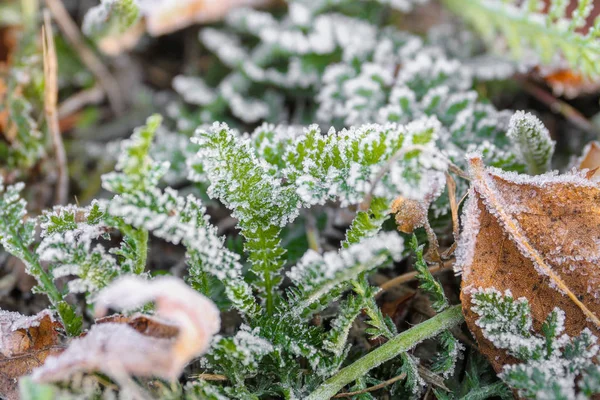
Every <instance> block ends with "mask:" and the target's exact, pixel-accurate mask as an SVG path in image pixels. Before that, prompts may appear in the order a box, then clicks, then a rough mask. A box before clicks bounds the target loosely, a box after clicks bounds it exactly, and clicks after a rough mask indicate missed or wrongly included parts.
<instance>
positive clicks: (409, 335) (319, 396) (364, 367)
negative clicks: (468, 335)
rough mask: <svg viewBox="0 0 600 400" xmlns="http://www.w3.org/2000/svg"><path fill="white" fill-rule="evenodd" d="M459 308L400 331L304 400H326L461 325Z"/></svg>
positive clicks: (456, 307) (452, 308)
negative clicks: (377, 368)
mask: <svg viewBox="0 0 600 400" xmlns="http://www.w3.org/2000/svg"><path fill="white" fill-rule="evenodd" d="M463 320H464V317H463V315H462V310H461V306H460V305H456V306H452V307H450V308H449V309H447V310H446V311H443V312H441V313H439V314H438V315H436V316H435V317H433V318H431V319H429V320H427V321H425V322H423V323H421V324H419V325H416V326H414V327H412V328H411V329H409V330H407V331H405V332H402V333H401V334H399V335H397V336H396V337H394V338H393V339H391V340H390V341H388V342H387V343H385V344H383V345H381V346H380V347H378V348H377V349H375V350H373V351H372V352H370V353H368V354H367V355H365V356H364V357H362V358H360V359H358V360H357V361H355V362H354V363H352V364H350V365H349V366H347V367H346V368H344V369H342V370H340V371H339V372H338V373H337V374H335V375H334V376H332V377H331V378H329V379H328V380H326V381H325V382H324V383H323V384H322V385H321V386H319V387H318V388H317V389H316V390H315V391H314V392H312V393H311V394H310V395H309V396H308V397H307V398H306V400H328V399H330V398H331V397H333V396H335V394H336V393H337V392H339V391H340V389H342V388H343V387H344V386H346V385H347V384H349V383H351V382H353V381H355V380H356V379H358V378H360V377H361V376H364V375H365V374H366V373H367V372H369V371H370V370H371V369H373V368H375V367H377V366H379V365H381V364H383V363H384V362H386V361H388V360H391V359H392V358H394V357H396V356H397V355H398V354H400V353H403V352H405V351H408V350H410V349H411V348H413V347H415V346H416V345H417V344H419V343H421V342H422V341H423V340H425V339H429V338H431V337H433V336H436V335H437V334H439V333H441V332H442V331H444V330H445V329H449V328H451V327H453V326H455V325H458V324H460V323H461V322H463Z"/></svg>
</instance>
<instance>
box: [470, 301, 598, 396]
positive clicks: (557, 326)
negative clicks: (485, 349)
mask: <svg viewBox="0 0 600 400" xmlns="http://www.w3.org/2000/svg"><path fill="white" fill-rule="evenodd" d="M472 310H473V311H474V312H475V313H477V314H478V315H479V319H478V320H477V324H478V325H479V326H480V327H481V328H482V331H483V334H484V336H485V338H486V339H488V340H489V341H491V342H492V343H493V344H494V346H496V347H498V348H501V349H506V351H507V352H508V353H509V354H510V355H512V356H514V357H516V358H517V359H518V360H520V361H521V363H518V364H514V365H506V366H504V370H503V371H502V373H501V374H500V377H501V378H502V379H503V380H504V381H505V382H506V383H507V384H508V385H509V386H510V387H512V388H514V389H515V390H517V391H518V392H519V395H520V396H523V397H524V398H532V399H534V398H538V399H539V398H547V399H570V398H576V396H577V395H576V393H579V396H580V397H581V398H590V397H591V396H592V395H593V394H595V393H597V390H598V380H597V377H598V372H599V367H598V365H597V357H598V351H599V349H600V347H598V344H597V342H598V339H597V338H596V336H594V335H593V334H592V332H591V331H590V330H589V329H587V328H586V329H584V330H583V331H582V332H581V333H580V334H579V335H578V336H575V337H569V336H568V335H567V334H565V333H564V330H565V314H564V312H563V311H562V310H560V309H558V308H555V309H554V310H553V311H552V312H551V313H550V314H549V315H548V317H547V318H546V321H545V322H544V324H543V325H542V327H541V332H540V333H536V332H533V330H532V326H531V322H532V321H531V315H530V309H529V303H528V301H527V299H524V298H521V299H514V298H513V297H512V295H511V293H510V292H506V293H504V294H502V293H500V292H498V291H497V290H494V289H480V290H476V291H474V293H473V306H472Z"/></svg>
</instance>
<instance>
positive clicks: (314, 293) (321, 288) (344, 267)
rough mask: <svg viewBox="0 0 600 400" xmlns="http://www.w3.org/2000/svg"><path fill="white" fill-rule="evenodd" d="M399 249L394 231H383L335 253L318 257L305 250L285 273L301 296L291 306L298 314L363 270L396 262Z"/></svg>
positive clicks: (401, 245) (399, 239)
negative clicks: (302, 255) (297, 261)
mask: <svg viewBox="0 0 600 400" xmlns="http://www.w3.org/2000/svg"><path fill="white" fill-rule="evenodd" d="M403 249H404V245H403V242H402V239H401V238H400V237H399V236H398V235H397V234H396V233H394V232H386V233H381V234H379V235H378V236H374V237H372V238H369V239H365V240H363V241H362V242H360V243H357V244H353V245H351V246H349V247H348V248H345V249H342V250H340V252H339V253H338V252H327V253H325V254H323V255H321V254H318V253H317V252H315V251H313V250H309V251H308V252H307V253H306V254H305V255H304V257H302V259H301V260H300V262H299V263H298V265H296V266H294V267H293V268H292V269H291V270H290V272H288V276H289V277H290V279H291V280H292V282H293V283H294V284H295V285H296V286H297V287H298V289H299V291H300V293H301V295H300V296H298V298H297V302H296V304H295V305H294V308H295V309H296V310H295V311H296V312H298V313H302V312H303V310H304V309H305V308H307V307H310V306H311V304H313V303H315V302H316V301H318V300H319V298H320V297H322V296H324V295H326V294H327V293H329V292H330V291H331V290H333V289H335V288H337V287H338V286H339V285H343V284H346V285H348V283H349V281H351V280H353V279H357V278H358V277H359V276H360V275H361V274H362V273H364V272H366V271H370V270H372V269H374V268H377V267H380V266H383V265H385V264H386V263H388V262H390V261H391V260H399V259H400V257H401V255H402V250H403Z"/></svg>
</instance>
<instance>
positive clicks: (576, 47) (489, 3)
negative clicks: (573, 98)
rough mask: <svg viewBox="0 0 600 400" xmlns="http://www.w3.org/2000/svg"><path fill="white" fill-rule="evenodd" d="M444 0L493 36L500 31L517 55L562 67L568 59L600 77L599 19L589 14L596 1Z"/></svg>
mask: <svg viewBox="0 0 600 400" xmlns="http://www.w3.org/2000/svg"><path fill="white" fill-rule="evenodd" d="M444 3H445V4H446V5H447V6H448V7H449V8H450V9H451V10H452V11H454V12H455V13H456V14H458V15H460V16H462V17H463V18H465V19H466V20H467V21H469V22H470V23H471V24H472V25H473V26H474V27H475V28H476V29H477V30H478V31H479V32H481V34H482V36H483V37H484V38H485V39H486V40H488V41H489V42H493V41H496V40H498V37H501V38H502V40H503V41H505V43H506V45H507V47H508V48H509V49H510V51H511V53H512V55H513V56H514V57H515V58H517V59H523V58H524V57H525V56H527V57H528V58H529V59H534V60H535V61H540V62H541V64H542V65H544V66H547V67H552V68H559V69H560V68H561V67H563V68H564V67H565V64H566V65H567V66H568V67H570V68H571V69H573V70H574V71H576V72H578V73H581V74H582V75H584V76H587V77H594V78H596V77H597V76H598V75H599V74H600V70H599V69H598V59H600V44H599V43H598V40H597V26H598V21H597V20H594V19H593V18H590V14H591V12H592V9H593V8H594V4H593V3H594V2H593V1H590V0H579V1H573V2H571V1H570V0H568V1H567V0H553V1H551V2H547V3H550V6H549V7H543V8H538V7H535V6H533V7H531V5H532V4H538V5H539V4H542V3H541V2H537V1H536V2H531V1H527V2H523V3H521V2H516V1H501V0H473V1H468V2H463V1H457V0H444ZM545 3H546V2H545ZM571 3H572V6H569V5H570V4H571ZM542 5H543V4H542ZM568 6H569V7H568ZM541 10H545V11H546V12H545V13H542V12H540V11H541ZM582 30H583V31H582ZM531 50H533V51H531ZM528 61H529V64H533V63H534V62H535V61H534V62H532V61H531V60H528Z"/></svg>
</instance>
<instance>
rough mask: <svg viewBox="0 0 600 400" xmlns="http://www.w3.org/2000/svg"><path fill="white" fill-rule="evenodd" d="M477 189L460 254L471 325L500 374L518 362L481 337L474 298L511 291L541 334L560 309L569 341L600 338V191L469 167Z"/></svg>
mask: <svg viewBox="0 0 600 400" xmlns="http://www.w3.org/2000/svg"><path fill="white" fill-rule="evenodd" d="M469 164H470V173H471V179H472V180H471V189H470V192H469V199H468V201H467V204H466V205H465V208H464V211H463V229H462V232H461V237H460V243H459V249H458V252H457V270H458V271H460V272H462V275H463V282H462V290H461V301H462V304H463V311H464V314H465V319H466V321H467V325H468V326H469V329H470V330H471V332H473V333H474V335H475V337H476V339H477V341H478V343H479V345H480V349H481V352H482V353H483V354H485V355H486V356H487V357H488V359H489V360H490V362H491V363H492V365H493V366H494V368H495V369H496V371H500V369H501V368H502V365H504V364H506V363H510V362H511V361H512V359H511V358H510V357H508V356H507V355H506V353H505V352H504V350H498V349H496V348H495V347H494V346H493V345H492V344H491V343H490V342H488V341H487V340H486V339H485V338H484V337H483V335H482V332H481V330H480V328H479V327H478V326H477V325H476V323H475V321H476V319H477V315H475V313H474V312H472V311H471V309H470V306H471V291H472V290H474V289H478V288H495V289H497V290H499V291H501V292H504V291H505V290H507V289H508V290H510V291H511V292H512V294H513V296H514V297H515V298H519V297H525V298H526V299H528V300H529V304H530V306H531V314H532V318H533V322H534V329H536V330H539V329H540V326H541V324H542V322H543V320H544V319H545V318H546V316H547V315H548V314H549V313H550V312H551V311H552V309H553V308H554V307H559V308H561V309H562V310H563V311H564V312H565V314H566V324H565V325H566V333H567V334H569V335H571V336H574V335H577V334H579V333H580V332H581V331H582V330H583V329H584V328H586V327H587V328H590V329H591V330H592V332H594V333H595V334H598V333H599V332H600V330H599V326H600V320H599V319H598V316H599V315H600V274H599V265H600V264H598V261H599V259H600V247H599V245H598V244H599V243H600V213H599V208H598V204H600V186H598V184H597V183H595V182H592V181H590V180H588V179H586V177H585V174H584V173H575V172H574V173H570V174H565V175H556V174H552V173H550V174H545V175H539V176H536V177H531V176H526V175H518V174H516V173H510V172H503V171H501V170H497V169H494V168H485V167H484V166H483V162H482V160H481V158H480V157H479V156H473V157H471V158H470V160H469Z"/></svg>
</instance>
